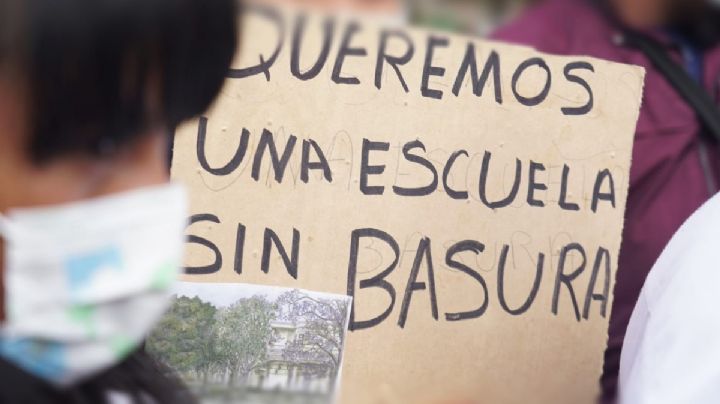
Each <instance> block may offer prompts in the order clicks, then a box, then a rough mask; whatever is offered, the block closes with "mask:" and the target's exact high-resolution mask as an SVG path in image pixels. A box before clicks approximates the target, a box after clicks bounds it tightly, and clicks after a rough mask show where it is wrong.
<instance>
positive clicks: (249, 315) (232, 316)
mask: <svg viewBox="0 0 720 404" xmlns="http://www.w3.org/2000/svg"><path fill="white" fill-rule="evenodd" d="M274 317H275V306H274V305H273V303H272V302H270V301H268V300H267V299H266V298H265V297H264V296H253V297H251V298H244V299H240V300H238V301H237V302H235V303H234V304H233V305H232V306H230V307H227V308H221V309H220V310H218V313H217V315H216V323H215V327H216V335H217V348H218V351H217V352H219V355H220V357H219V362H220V363H222V365H223V366H224V367H225V368H226V370H227V372H228V387H230V388H232V387H234V386H235V384H236V382H237V381H238V380H241V382H242V383H244V382H245V380H246V379H247V376H248V375H249V374H250V371H251V370H252V369H253V368H254V367H255V366H257V365H260V364H262V363H263V362H264V361H265V358H266V354H267V347H268V344H269V343H270V341H271V339H272V327H271V325H270V323H271V322H272V321H273V319H274ZM242 383H241V384H242Z"/></svg>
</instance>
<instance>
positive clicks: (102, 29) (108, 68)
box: [0, 0, 237, 163]
mask: <svg viewBox="0 0 720 404" xmlns="http://www.w3.org/2000/svg"><path fill="white" fill-rule="evenodd" d="M236 1H237V0H0V67H3V66H4V67H8V66H9V67H10V68H11V69H13V70H15V71H17V72H19V73H20V77H21V78H22V80H23V84H24V85H25V87H26V88H27V90H28V94H29V104H30V114H29V115H30V120H31V121H30V122H29V123H30V126H31V129H32V133H31V138H30V139H29V143H28V148H29V149H28V150H29V152H30V156H31V157H32V158H33V160H34V161H35V162H37V163H40V162H43V161H46V160H48V159H52V158H54V157H58V156H62V155H67V154H71V153H83V154H91V155H102V154H103V153H105V152H108V151H112V150H114V148H115V147H116V146H119V145H122V144H124V143H127V142H131V141H133V140H134V139H135V138H136V137H138V136H140V135H142V134H143V133H146V132H147V131H148V129H150V128H152V127H154V126H158V125H164V126H166V127H168V128H169V129H173V128H174V127H175V126H176V125H178V124H179V123H180V122H182V121H184V120H186V119H189V118H191V117H193V116H196V115H198V114H200V113H202V112H203V111H204V110H205V109H207V108H208V106H209V105H210V103H211V102H212V100H213V99H214V98H215V96H216V95H217V93H218V92H219V90H220V87H221V85H222V83H223V80H224V77H225V75H226V72H227V69H228V68H229V65H230V63H231V61H232V57H233V55H234V52H235V47H236V41H237V26H236V25H237V10H236V8H237V4H236Z"/></svg>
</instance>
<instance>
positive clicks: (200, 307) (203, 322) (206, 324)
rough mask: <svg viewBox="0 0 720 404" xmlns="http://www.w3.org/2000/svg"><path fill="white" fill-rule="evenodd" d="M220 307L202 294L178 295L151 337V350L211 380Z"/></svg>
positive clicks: (203, 380) (163, 359)
mask: <svg viewBox="0 0 720 404" xmlns="http://www.w3.org/2000/svg"><path fill="white" fill-rule="evenodd" d="M216 312H217V309H216V308H215V306H213V305H212V304H210V303H206V302H203V301H202V300H201V299H199V298H198V297H193V298H189V297H186V296H182V297H177V296H174V297H173V299H172V304H171V305H170V308H169V309H168V311H167V313H166V314H165V316H164V317H163V318H162V319H161V320H160V322H159V323H158V325H157V326H156V327H155V329H154V330H153V332H152V333H151V334H150V335H149V336H148V339H147V350H148V352H149V353H150V354H151V355H153V356H154V357H155V358H156V359H158V360H160V361H161V362H163V363H164V364H166V365H167V366H169V367H170V368H172V369H174V370H175V371H177V372H179V373H182V374H185V375H188V374H193V376H194V378H195V379H196V380H198V381H199V382H201V383H202V386H204V385H206V384H207V380H208V377H209V375H210V373H211V372H212V371H213V368H214V366H215V363H216V361H217V348H216V342H217V341H216V340H217V338H216V335H215V329H216V327H215V321H216V320H215V317H216Z"/></svg>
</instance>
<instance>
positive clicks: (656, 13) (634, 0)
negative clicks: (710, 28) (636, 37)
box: [607, 0, 713, 29]
mask: <svg viewBox="0 0 720 404" xmlns="http://www.w3.org/2000/svg"><path fill="white" fill-rule="evenodd" d="M607 1H609V2H610V3H611V5H612V6H613V8H614V9H615V11H616V13H617V15H618V16H619V17H620V19H621V20H622V21H623V22H624V23H626V24H628V25H630V26H632V27H634V28H640V29H647V28H657V27H663V26H668V25H674V24H686V23H692V22H693V20H695V19H697V18H701V17H702V16H703V15H706V14H707V13H706V10H707V8H708V7H711V6H712V5H711V3H712V2H713V0H607Z"/></svg>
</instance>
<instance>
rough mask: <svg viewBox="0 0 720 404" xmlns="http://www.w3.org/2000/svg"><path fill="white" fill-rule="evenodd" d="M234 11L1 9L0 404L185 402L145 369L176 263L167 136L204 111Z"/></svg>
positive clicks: (177, 218) (154, 368)
mask: <svg viewBox="0 0 720 404" xmlns="http://www.w3.org/2000/svg"><path fill="white" fill-rule="evenodd" d="M236 11H237V10H236V5H235V0H122V1H119V0H92V1H84V0H32V1H28V0H0V240H1V241H0V272H1V275H2V276H0V279H2V284H1V285H0V379H2V386H0V403H12V404H21V403H63V404H73V403H93V404H95V403H98V404H100V403H156V404H179V403H184V402H191V401H192V399H191V398H190V397H189V395H188V394H186V390H185V389H184V388H183V387H182V386H181V385H180V384H179V383H178V382H176V381H175V380H174V379H172V378H170V377H168V376H167V375H166V374H165V371H164V369H162V368H161V367H160V366H158V365H156V364H155V363H153V362H152V361H151V360H150V359H149V357H148V356H146V355H145V354H144V353H143V351H142V349H141V344H142V340H143V338H144V336H145V335H146V334H147V332H148V331H150V329H151V328H152V327H153V325H154V324H155V322H156V320H157V319H158V317H159V316H160V315H161V314H162V312H163V310H164V308H165V307H166V302H167V300H168V298H169V289H170V287H171V286H172V283H173V281H174V278H175V275H176V274H177V268H178V266H179V265H180V263H181V260H182V247H183V244H184V237H183V233H184V230H185V224H186V219H187V206H186V205H187V201H186V195H185V192H184V190H183V188H182V187H181V186H180V185H176V184H170V183H169V182H168V173H167V165H166V163H167V149H168V147H167V144H168V138H169V136H168V133H171V132H172V130H173V128H174V127H175V126H176V125H178V124H179V123H181V122H182V121H184V120H186V119H189V118H191V117H193V116H196V115H197V114H200V113H202V112H203V111H204V110H205V109H206V108H207V107H208V106H209V105H210V103H211V102H212V100H213V99H214V98H215V96H216V94H217V93H218V92H219V90H220V87H221V85H222V83H223V80H224V76H225V74H226V72H227V69H228V67H229V65H230V63H231V59H232V57H233V55H234V52H235V44H236V41H237V38H236V36H237V30H236V24H237V21H236V18H235V17H236Z"/></svg>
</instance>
